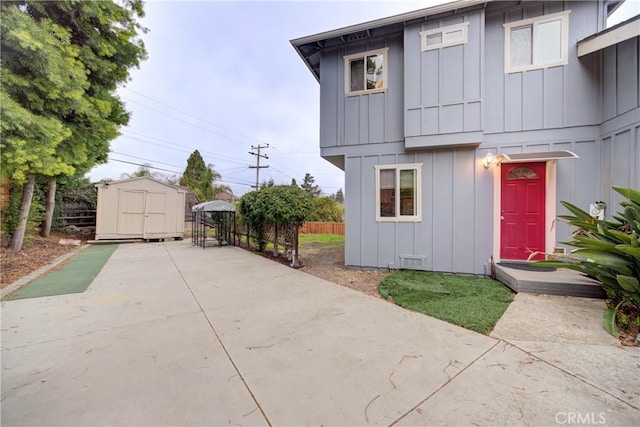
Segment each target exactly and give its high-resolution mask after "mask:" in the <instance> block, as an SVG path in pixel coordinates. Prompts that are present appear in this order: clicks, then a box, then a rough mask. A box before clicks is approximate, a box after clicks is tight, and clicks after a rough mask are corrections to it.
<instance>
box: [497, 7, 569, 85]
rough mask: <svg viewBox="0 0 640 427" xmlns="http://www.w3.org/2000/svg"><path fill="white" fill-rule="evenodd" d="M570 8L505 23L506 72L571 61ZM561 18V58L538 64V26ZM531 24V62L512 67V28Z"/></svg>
mask: <svg viewBox="0 0 640 427" xmlns="http://www.w3.org/2000/svg"><path fill="white" fill-rule="evenodd" d="M570 13H571V11H570V10H565V11H563V12H558V13H552V14H549V15H544V16H538V17H535V18H529V19H523V20H521V21H515V22H508V23H506V24H503V27H504V72H505V73H506V74H509V73H519V72H522V71H528V70H538V69H541V68H548V67H556V66H559V65H566V64H568V63H569V14H570ZM558 20H560V22H561V24H560V25H561V26H562V28H561V29H560V37H561V39H560V52H561V58H560V60H558V61H554V62H547V63H540V64H536V63H535V62H534V58H535V49H536V46H535V44H534V43H535V38H536V31H537V27H538V26H539V25H540V24H545V23H547V22H552V21H558ZM529 25H530V26H531V55H532V59H531V62H532V63H531V64H530V65H523V66H520V67H512V66H511V29H513V28H517V27H526V26H529Z"/></svg>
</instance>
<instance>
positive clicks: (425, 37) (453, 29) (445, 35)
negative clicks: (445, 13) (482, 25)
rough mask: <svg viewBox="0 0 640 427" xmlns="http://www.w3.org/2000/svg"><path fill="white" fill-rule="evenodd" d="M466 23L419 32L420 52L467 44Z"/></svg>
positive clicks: (467, 24)
mask: <svg viewBox="0 0 640 427" xmlns="http://www.w3.org/2000/svg"><path fill="white" fill-rule="evenodd" d="M468 27H469V23H468V22H463V23H462V24H456V25H449V26H448V27H441V28H435V29H433V30H427V31H422V32H420V39H421V43H420V44H421V46H422V50H423V51H425V50H432V49H442V48H445V47H450V46H457V45H460V44H465V43H466V42H467V28H468Z"/></svg>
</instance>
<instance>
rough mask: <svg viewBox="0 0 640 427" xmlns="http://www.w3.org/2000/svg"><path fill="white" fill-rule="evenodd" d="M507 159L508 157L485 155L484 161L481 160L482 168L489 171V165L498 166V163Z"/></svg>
mask: <svg viewBox="0 0 640 427" xmlns="http://www.w3.org/2000/svg"><path fill="white" fill-rule="evenodd" d="M508 159H509V158H508V156H505V155H504V154H493V153H487V155H486V156H484V159H483V160H482V166H483V167H484V168H485V169H489V167H490V166H491V165H496V166H500V163H502V162H504V161H505V160H508Z"/></svg>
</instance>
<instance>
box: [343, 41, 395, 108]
mask: <svg viewBox="0 0 640 427" xmlns="http://www.w3.org/2000/svg"><path fill="white" fill-rule="evenodd" d="M373 55H382V87H381V88H376V89H364V90H358V91H353V92H351V91H350V90H349V89H350V87H351V67H350V66H349V64H350V63H351V61H353V60H354V59H363V60H365V82H364V83H365V85H366V57H367V56H373ZM388 57H389V48H388V47H385V48H383V49H376V50H368V51H366V52H361V53H354V54H351V55H345V56H343V59H344V94H345V95H346V96H358V95H369V94H371V93H380V92H386V91H387V81H388V77H389V69H388V68H389V67H388V63H389V61H388Z"/></svg>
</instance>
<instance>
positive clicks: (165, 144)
mask: <svg viewBox="0 0 640 427" xmlns="http://www.w3.org/2000/svg"><path fill="white" fill-rule="evenodd" d="M122 137H123V138H129V139H133V140H134V141H138V142H142V143H143V144H149V145H155V146H156V147H162V148H166V149H169V150H175V151H182V152H185V153H189V152H191V151H192V149H191V148H188V147H183V146H180V145H178V144H175V143H169V142H165V143H159V142H153V141H145V140H144V139H140V138H136V137H135V136H129V135H124V134H123V135H122ZM155 139H158V138H155ZM169 144H170V145H175V147H171V146H170V145H169ZM198 151H200V150H198ZM200 153H201V154H204V155H206V156H207V157H211V158H214V159H216V158H217V159H218V160H221V161H224V162H230V163H238V164H246V163H245V162H241V161H239V160H232V159H230V158H224V157H220V156H217V155H214V154H211V153H209V152H207V151H200Z"/></svg>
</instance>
